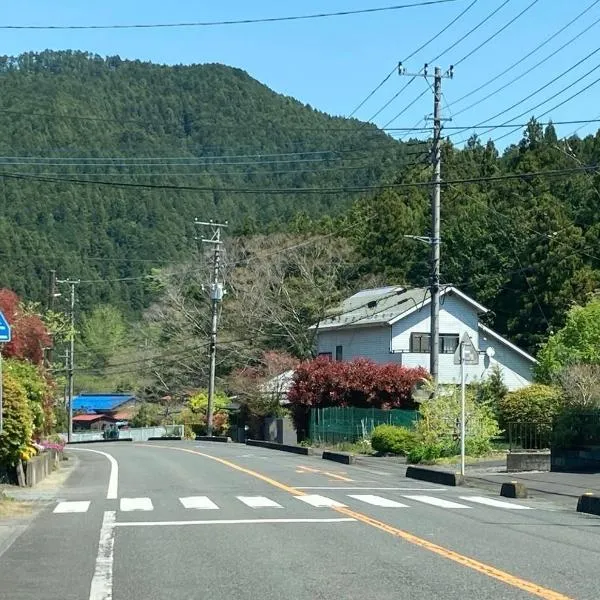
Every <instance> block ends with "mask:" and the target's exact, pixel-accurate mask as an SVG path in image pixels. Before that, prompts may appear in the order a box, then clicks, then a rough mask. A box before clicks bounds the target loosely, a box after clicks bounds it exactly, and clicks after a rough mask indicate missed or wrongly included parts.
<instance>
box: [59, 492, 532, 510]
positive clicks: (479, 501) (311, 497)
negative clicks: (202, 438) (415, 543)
mask: <svg viewBox="0 0 600 600" xmlns="http://www.w3.org/2000/svg"><path fill="white" fill-rule="evenodd" d="M400 500H402V501H400ZM457 500H460V502H459V501H457ZM232 503H234V504H236V503H240V504H242V505H244V506H246V507H248V508H251V509H253V510H261V509H263V510H270V509H284V508H286V509H293V508H294V506H296V507H298V506H301V504H299V503H302V504H304V505H309V506H311V507H313V508H317V509H319V508H347V507H350V508H356V507H357V505H365V504H366V505H370V506H374V507H378V508H386V509H388V508H389V509H410V508H414V507H416V506H419V505H428V506H433V507H437V508H440V509H447V510H456V509H458V510H465V509H466V510H468V509H471V508H476V507H477V506H480V507H481V506H486V507H489V508H496V509H506V510H530V509H531V508H532V507H531V506H526V505H523V504H520V503H517V502H509V501H506V500H497V499H496V498H492V497H489V496H459V497H458V498H457V499H453V500H449V499H448V498H447V497H446V498H438V497H437V496H434V495H425V494H402V495H400V497H399V499H395V498H389V497H387V496H379V495H374V494H345V495H344V496H343V499H342V498H340V497H339V496H338V498H336V499H334V498H330V497H329V496H321V495H319V494H301V495H296V496H292V495H289V496H285V497H283V498H278V499H277V501H275V500H273V499H271V498H268V497H266V496H228V497H219V498H212V499H211V498H209V497H208V496H185V497H181V498H177V499H168V498H164V497H161V498H160V499H155V501H154V502H153V500H152V499H151V498H147V497H132V498H129V497H125V498H120V499H119V501H118V509H119V511H120V512H136V511H141V512H150V511H153V510H155V508H156V507H155V504H157V505H159V507H160V508H161V509H164V508H165V507H170V508H171V509H172V508H174V507H177V506H179V508H181V507H183V509H184V510H221V509H226V508H230V507H231V504H232ZM224 505H225V506H224ZM91 506H92V502H91V501H88V500H86V501H61V502H58V503H57V504H56V506H55V507H54V510H53V512H54V513H55V514H74V513H86V512H88V510H89V509H90V507H91Z"/></svg>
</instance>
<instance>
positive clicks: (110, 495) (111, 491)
mask: <svg viewBox="0 0 600 600" xmlns="http://www.w3.org/2000/svg"><path fill="white" fill-rule="evenodd" d="M69 450H78V451H79V452H93V453H94V454H101V455H102V456H104V457H106V458H108V460H109V462H110V477H109V479H108V491H107V492H106V499H107V500H116V499H117V496H118V490H119V463H117V461H116V459H115V457H114V456H111V455H110V454H108V453H107V452H102V451H100V450H92V449H91V448H71V447H70V446H69Z"/></svg>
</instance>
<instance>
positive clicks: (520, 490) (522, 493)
mask: <svg viewBox="0 0 600 600" xmlns="http://www.w3.org/2000/svg"><path fill="white" fill-rule="evenodd" d="M500 495H501V496H504V497H505V498H527V487H526V486H525V484H524V483H520V482H519V481H507V482H505V483H503V484H502V487H501V488H500Z"/></svg>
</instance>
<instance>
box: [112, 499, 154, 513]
mask: <svg viewBox="0 0 600 600" xmlns="http://www.w3.org/2000/svg"><path fill="white" fill-rule="evenodd" d="M120 508H121V510H122V511H123V512H130V511H132V510H153V509H154V506H152V500H150V498H121V503H120Z"/></svg>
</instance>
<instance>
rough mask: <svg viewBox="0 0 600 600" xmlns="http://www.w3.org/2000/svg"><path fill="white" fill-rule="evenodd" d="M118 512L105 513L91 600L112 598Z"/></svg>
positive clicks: (109, 599)
mask: <svg viewBox="0 0 600 600" xmlns="http://www.w3.org/2000/svg"><path fill="white" fill-rule="evenodd" d="M116 515H117V513H116V512H115V511H114V510H108V511H106V512H105V513H104V519H103V520H102V528H101V529H100V542H99V543H98V555H97V557H96V568H95V570H94V576H93V578H92V585H91V587H90V597H89V600H112V597H113V594H112V591H113V590H112V588H113V558H114V550H115V521H116Z"/></svg>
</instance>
